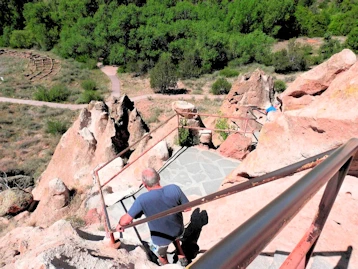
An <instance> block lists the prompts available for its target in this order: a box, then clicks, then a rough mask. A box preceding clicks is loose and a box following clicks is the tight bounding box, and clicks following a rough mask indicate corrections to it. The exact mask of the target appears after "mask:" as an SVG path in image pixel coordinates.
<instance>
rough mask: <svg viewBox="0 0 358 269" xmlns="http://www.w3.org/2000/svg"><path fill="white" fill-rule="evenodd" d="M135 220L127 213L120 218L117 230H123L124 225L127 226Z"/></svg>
mask: <svg viewBox="0 0 358 269" xmlns="http://www.w3.org/2000/svg"><path fill="white" fill-rule="evenodd" d="M132 220H133V218H132V217H131V216H130V215H129V214H128V213H127V214H124V215H123V216H122V217H121V218H120V219H119V222H118V225H117V227H116V230H117V231H118V232H123V231H124V229H123V226H126V225H128V224H129V223H131V222H132Z"/></svg>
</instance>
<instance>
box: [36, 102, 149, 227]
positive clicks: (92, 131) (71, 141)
mask: <svg viewBox="0 0 358 269" xmlns="http://www.w3.org/2000/svg"><path fill="white" fill-rule="evenodd" d="M111 102H112V103H110V104H109V107H108V106H107V105H106V104H105V103H104V102H98V101H92V102H91V103H90V104H89V105H88V106H87V108H85V109H83V110H82V111H81V113H80V115H79V118H78V119H77V120H76V121H75V122H74V124H73V125H72V126H71V128H69V129H68V130H67V132H66V133H65V134H64V135H63V136H62V138H61V140H60V142H59V144H58V145H57V148H56V150H55V153H54V155H53V157H52V159H51V161H50V163H49V165H48V167H47V169H46V170H45V171H44V172H43V174H42V175H41V178H40V182H39V184H38V186H37V187H36V188H35V189H34V190H33V195H34V199H35V200H38V201H40V203H39V205H38V208H37V209H36V211H41V210H39V209H41V208H44V207H46V203H47V201H48V200H49V197H51V193H50V192H51V191H50V189H49V185H48V184H49V182H50V180H52V179H53V178H60V179H61V180H62V181H63V183H64V185H65V186H67V188H68V189H69V190H73V189H76V191H78V192H81V191H86V190H87V189H88V186H92V185H93V179H92V171H93V169H94V168H95V167H97V166H98V165H99V164H104V163H106V162H108V161H109V160H111V159H112V158H114V157H115V155H116V154H117V152H118V151H121V150H123V149H124V148H126V147H127V146H128V144H129V142H128V139H129V138H130V137H132V136H133V137H137V134H132V132H139V131H140V130H139V129H140V128H137V127H133V126H135V123H133V122H139V123H141V126H142V127H143V129H144V131H147V127H146V125H145V123H143V121H142V119H141V118H140V114H139V113H138V112H137V111H136V110H135V108H134V105H133V102H132V101H131V100H130V99H129V98H128V97H127V96H126V95H124V96H122V97H121V98H120V99H116V98H113V99H112V101H111ZM133 111H134V112H133ZM132 112H133V113H132ZM130 115H134V116H132V117H131V119H130ZM131 121H132V122H131ZM140 133H143V131H140ZM122 167H123V161H122V159H120V158H119V159H116V161H115V162H114V163H113V164H112V165H110V166H109V167H107V168H106V169H105V170H103V171H101V177H102V179H103V180H107V179H109V178H110V177H111V176H113V175H114V174H115V172H117V171H118V170H119V169H121V168H122ZM114 170H115V171H114ZM65 200H66V199H65ZM65 200H64V201H63V204H66V203H67V202H68V201H65ZM60 204H61V203H60ZM58 206H59V207H61V206H60V205H58ZM36 211H35V212H34V214H33V215H34V216H32V218H33V219H34V218H35V216H38V217H39V218H40V219H41V223H42V225H46V223H45V218H44V217H42V214H39V213H37V212H36ZM47 213H48V214H49V216H47V217H48V219H49V220H50V219H51V221H52V222H53V221H54V220H56V217H54V216H51V214H55V213H52V212H51V211H49V212H47ZM58 217H60V216H59V215H58ZM52 222H50V221H49V222H48V224H49V223H52Z"/></svg>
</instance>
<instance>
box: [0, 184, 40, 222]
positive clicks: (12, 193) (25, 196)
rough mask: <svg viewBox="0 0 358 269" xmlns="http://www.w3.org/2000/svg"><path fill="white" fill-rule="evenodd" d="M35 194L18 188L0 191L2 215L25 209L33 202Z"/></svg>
mask: <svg viewBox="0 0 358 269" xmlns="http://www.w3.org/2000/svg"><path fill="white" fill-rule="evenodd" d="M32 201H33V196H32V194H31V193H28V192H25V191H23V190H20V189H18V188H12V189H7V190H5V191H2V192H0V217H2V216H5V215H7V214H11V215H13V214H17V213H19V212H21V211H24V210H26V209H27V208H28V206H29V205H30V204H31V203H32Z"/></svg>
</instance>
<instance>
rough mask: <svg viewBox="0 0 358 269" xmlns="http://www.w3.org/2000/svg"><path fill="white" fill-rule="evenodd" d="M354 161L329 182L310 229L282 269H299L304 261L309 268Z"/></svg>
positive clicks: (348, 162) (346, 164) (343, 167)
mask: <svg viewBox="0 0 358 269" xmlns="http://www.w3.org/2000/svg"><path fill="white" fill-rule="evenodd" d="M352 160H353V158H350V159H349V160H348V161H347V162H346V163H345V164H344V166H342V168H341V169H339V171H338V172H337V173H336V174H335V175H334V176H333V177H332V178H331V179H330V181H329V182H328V184H327V186H326V189H325V191H324V194H323V196H322V199H321V202H320V204H319V206H318V208H319V209H318V212H317V215H316V217H315V219H314V221H313V222H312V224H311V227H310V229H309V230H308V231H307V232H306V234H305V235H304V236H303V237H302V239H301V241H300V242H299V243H298V244H297V246H296V247H295V249H294V250H293V251H292V252H291V254H290V255H289V256H288V257H287V259H286V260H285V262H284V263H283V264H282V265H281V267H280V269H286V268H287V269H290V268H297V267H298V265H299V264H300V262H301V261H302V260H305V267H306V266H307V264H308V261H309V259H310V257H311V255H312V253H313V250H314V248H315V246H316V243H317V241H318V239H319V236H320V234H321V232H322V230H323V227H324V225H325V223H326V221H327V218H328V215H329V213H330V212H331V209H332V207H333V204H334V201H335V200H336V197H337V195H338V192H339V189H340V187H341V185H342V183H343V180H344V178H345V176H346V174H347V173H348V169H349V166H350V164H351V163H352Z"/></svg>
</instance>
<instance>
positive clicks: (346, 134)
mask: <svg viewBox="0 0 358 269" xmlns="http://www.w3.org/2000/svg"><path fill="white" fill-rule="evenodd" d="M340 57H342V58H343V59H346V60H345V61H344V62H348V63H349V65H352V61H353V58H354V59H355V55H354V57H352V52H351V51H349V50H343V51H342V52H341V53H339V54H338V55H334V56H332V57H331V59H329V60H328V61H327V62H325V63H322V64H321V65H319V66H317V67H315V68H314V69H312V70H311V71H309V72H310V74H311V75H312V74H315V75H316V76H317V77H324V81H325V83H329V84H327V85H326V86H325V88H326V89H325V90H324V91H323V92H321V94H320V95H316V96H315V97H314V100H312V102H311V103H310V104H308V105H306V106H304V107H301V108H300V109H296V110H292V111H290V110H288V109H287V108H288V107H286V111H285V112H284V113H278V114H277V117H276V118H275V119H274V120H273V121H272V122H268V123H266V124H264V126H263V128H262V130H261V133H260V137H259V142H258V144H257V148H256V150H254V151H253V152H251V153H250V154H249V155H248V156H247V158H246V159H245V160H244V161H243V162H242V164H241V165H240V166H239V167H238V168H237V169H235V170H234V171H233V172H232V173H231V175H229V177H228V181H233V180H235V178H237V179H238V180H240V178H239V176H240V175H249V176H251V177H254V176H259V175H262V174H264V173H268V172H270V171H273V170H276V169H279V168H281V167H284V166H286V165H289V164H292V163H294V162H297V161H300V160H303V159H305V158H308V157H311V156H314V155H316V154H319V153H321V152H324V151H327V150H329V149H333V148H335V147H338V146H340V145H341V144H343V143H345V142H347V141H348V140H349V139H350V138H352V137H358V125H357V121H358V110H357V109H356V106H357V103H358V79H357V77H358V63H357V62H356V63H355V64H353V65H352V66H351V67H350V68H349V67H348V64H346V65H344V66H345V67H344V68H343V67H340V68H336V69H335V70H339V74H337V72H333V71H331V72H328V73H327V74H321V73H320V71H322V72H326V71H327V69H326V68H323V67H327V66H332V65H333V64H332V63H335V66H336V65H338V66H342V64H338V63H337V61H338V60H337V59H340ZM338 62H340V61H338ZM328 63H330V64H328ZM322 66H323V67H322ZM345 68H346V69H347V70H345ZM344 70H345V71H344ZM329 74H330V76H328V75H329ZM311 75H310V76H311ZM303 77H306V76H304V75H303ZM297 80H298V81H299V83H298V82H296V81H295V82H293V85H301V86H300V87H301V88H302V85H303V84H301V82H302V79H301V78H298V79H297ZM322 84H323V83H322ZM289 90H290V89H289ZM290 91H291V90H290ZM293 91H294V90H293V89H292V92H293ZM283 96H287V95H284V94H283ZM282 101H283V106H284V107H285V105H286V104H287V103H286V102H290V99H286V98H282ZM355 169H356V168H355ZM357 172H358V169H356V171H353V172H352V174H357Z"/></svg>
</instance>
